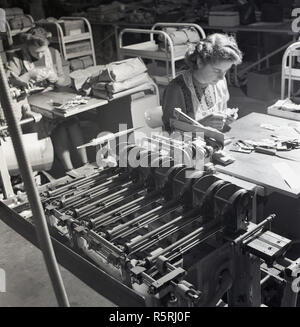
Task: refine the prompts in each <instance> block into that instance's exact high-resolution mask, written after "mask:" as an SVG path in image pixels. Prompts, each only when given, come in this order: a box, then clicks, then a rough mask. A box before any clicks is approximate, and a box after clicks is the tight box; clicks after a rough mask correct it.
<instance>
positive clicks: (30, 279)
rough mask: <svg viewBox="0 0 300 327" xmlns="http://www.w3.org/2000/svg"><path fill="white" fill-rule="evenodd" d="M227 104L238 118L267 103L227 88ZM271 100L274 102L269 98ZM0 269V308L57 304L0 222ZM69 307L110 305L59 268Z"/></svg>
mask: <svg viewBox="0 0 300 327" xmlns="http://www.w3.org/2000/svg"><path fill="white" fill-rule="evenodd" d="M230 94H231V100H230V103H229V106H230V107H239V108H240V112H239V114H240V117H242V116H244V115H246V114H248V113H250V112H253V111H256V112H261V113H265V112H266V108H267V106H268V105H270V102H266V101H260V100H255V99H251V98H248V97H246V96H245V95H244V93H243V92H242V91H241V90H240V89H237V88H230ZM271 102H274V101H271ZM0 249H1V252H0V268H2V269H4V270H5V271H6V281H7V285H6V293H1V292H0V307H16V306H21V307H37V306H42V307H45V306H57V303H56V300H55V297H54V293H53V290H52V287H51V283H50V280H49V277H48V274H47V270H46V267H45V264H44V261H43V257H42V254H41V252H40V251H39V250H37V249H36V248H35V247H34V246H33V245H31V244H30V243H29V242H27V241H26V240H24V239H23V238H22V237H21V236H20V235H18V234H17V233H15V232H14V231H13V230H11V229H10V228H9V227H7V226H6V225H5V224H4V223H2V222H1V221H0ZM61 273H62V278H63V281H64V284H65V287H66V291H67V294H68V296H69V301H70V304H71V306H97V307H104V306H113V305H114V304H113V303H111V302H110V301H108V300H107V299H105V298H104V297H102V296H100V295H99V294H97V293H96V292H94V291H93V290H92V289H90V288H89V287H88V286H86V285H85V284H84V283H83V282H81V281H80V280H79V279H77V278H76V277H75V276H73V275H72V274H71V273H70V272H68V271H67V270H66V269H64V268H62V267H61Z"/></svg>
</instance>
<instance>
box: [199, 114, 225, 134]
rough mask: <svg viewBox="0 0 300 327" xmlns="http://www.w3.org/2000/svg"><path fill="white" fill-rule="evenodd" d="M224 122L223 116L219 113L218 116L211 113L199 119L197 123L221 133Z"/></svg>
mask: <svg viewBox="0 0 300 327" xmlns="http://www.w3.org/2000/svg"><path fill="white" fill-rule="evenodd" d="M225 121H226V116H225V115H223V114H219V113H218V114H216V113H213V114H210V115H207V116H205V117H204V118H202V119H200V120H199V123H200V124H202V125H204V126H208V127H212V128H215V129H217V130H219V131H221V130H222V129H223V128H224V124H225Z"/></svg>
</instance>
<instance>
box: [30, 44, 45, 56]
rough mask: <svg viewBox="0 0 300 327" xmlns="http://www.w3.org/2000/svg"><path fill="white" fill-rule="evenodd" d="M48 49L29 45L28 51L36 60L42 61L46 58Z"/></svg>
mask: <svg viewBox="0 0 300 327" xmlns="http://www.w3.org/2000/svg"><path fill="white" fill-rule="evenodd" d="M47 49H48V46H46V45H43V46H39V45H29V46H28V50H29V53H30V54H31V55H32V56H33V57H34V58H36V59H41V58H43V57H44V55H45V52H46V50H47Z"/></svg>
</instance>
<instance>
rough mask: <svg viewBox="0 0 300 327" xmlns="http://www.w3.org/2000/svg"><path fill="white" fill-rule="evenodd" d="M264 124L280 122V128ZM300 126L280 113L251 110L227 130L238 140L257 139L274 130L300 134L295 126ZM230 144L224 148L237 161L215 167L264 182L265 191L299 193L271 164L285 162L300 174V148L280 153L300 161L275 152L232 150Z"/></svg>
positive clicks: (220, 170) (298, 195)
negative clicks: (282, 157)
mask: <svg viewBox="0 0 300 327" xmlns="http://www.w3.org/2000/svg"><path fill="white" fill-rule="evenodd" d="M261 124H271V125H273V126H281V127H282V129H280V131H279V130H278V131H271V130H268V129H265V128H262V127H261ZM294 126H300V123H299V122H295V121H292V120H289V119H283V118H279V117H274V116H269V115H265V114H259V113H251V114H250V115H247V116H245V117H243V118H240V119H238V120H237V121H236V122H234V123H233V124H232V129H231V130H230V132H228V133H227V136H228V137H233V138H234V140H233V142H234V141H237V140H250V139H251V140H256V141H259V140H260V141H261V140H263V139H270V138H271V135H272V134H278V133H280V134H281V135H284V134H285V135H287V134H289V135H290V136H291V138H300V134H298V133H297V132H296V131H295V130H294V129H293V127H294ZM229 149H230V145H227V146H226V148H225V150H226V151H228V153H229V154H230V155H231V156H233V157H234V158H235V159H236V161H235V162H234V163H232V164H230V165H228V166H225V167H223V166H220V165H217V166H216V168H217V170H218V171H219V172H222V173H225V174H229V175H232V176H234V177H238V178H241V179H244V180H246V181H249V182H251V183H254V184H257V185H260V186H263V187H264V188H265V190H266V191H268V192H269V193H271V192H274V191H276V192H278V193H280V194H285V195H288V196H290V197H293V198H299V197H300V185H299V188H295V189H291V188H290V187H289V186H288V185H287V184H286V183H285V181H284V179H283V178H282V176H281V175H280V174H279V173H278V171H277V170H276V169H275V168H274V167H272V164H274V163H279V162H283V163H285V164H286V165H288V166H289V168H290V169H291V170H292V171H293V172H295V174H299V172H300V149H295V150H292V151H283V152H282V151H281V152H279V154H281V155H287V156H290V157H294V158H296V159H297V160H299V162H298V161H291V160H287V159H281V158H278V157H275V156H270V155H266V154H261V153H255V152H252V153H250V154H246V153H239V152H232V151H229Z"/></svg>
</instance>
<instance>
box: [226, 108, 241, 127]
mask: <svg viewBox="0 0 300 327" xmlns="http://www.w3.org/2000/svg"><path fill="white" fill-rule="evenodd" d="M238 111H239V109H238V108H232V109H230V108H227V111H226V124H227V125H230V124H232V123H233V122H234V121H236V120H237V119H238V117H239V115H238Z"/></svg>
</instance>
